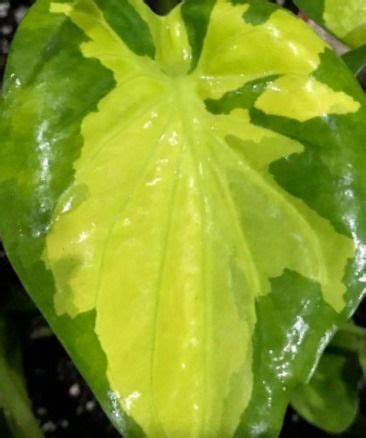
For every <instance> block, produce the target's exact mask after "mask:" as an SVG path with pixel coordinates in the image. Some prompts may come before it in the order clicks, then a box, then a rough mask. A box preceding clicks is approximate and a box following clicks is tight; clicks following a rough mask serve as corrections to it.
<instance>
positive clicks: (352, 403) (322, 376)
mask: <svg viewBox="0 0 366 438" xmlns="http://www.w3.org/2000/svg"><path fill="white" fill-rule="evenodd" d="M361 376H362V373H361V370H360V367H359V362H358V356H357V354H355V353H350V352H344V351H343V352H342V351H338V352H336V351H332V350H331V349H330V350H329V351H326V352H325V353H324V354H323V356H322V357H321V359H320V362H319V365H318V366H317V369H316V371H315V373H314V375H313V377H312V379H311V380H310V382H309V383H308V384H307V385H304V386H302V387H301V388H298V389H297V391H296V392H295V393H294V395H293V397H292V399H291V404H292V406H293V407H294V408H295V409H296V411H297V412H298V413H299V414H300V415H302V416H303V417H304V418H305V419H306V420H307V421H309V422H310V423H312V424H314V425H316V426H317V427H319V428H320V429H322V430H325V431H328V432H330V433H341V432H344V431H345V430H347V429H348V428H349V427H350V426H351V425H352V423H353V422H354V420H355V418H356V415H357V411H358V386H359V383H360V380H361Z"/></svg>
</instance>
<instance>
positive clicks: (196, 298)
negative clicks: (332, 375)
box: [0, 0, 366, 438]
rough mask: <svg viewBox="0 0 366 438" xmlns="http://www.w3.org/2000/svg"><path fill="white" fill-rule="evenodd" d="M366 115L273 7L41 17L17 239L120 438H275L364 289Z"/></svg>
mask: <svg viewBox="0 0 366 438" xmlns="http://www.w3.org/2000/svg"><path fill="white" fill-rule="evenodd" d="M165 3H167V4H168V6H169V2H165ZM302 3H305V1H304V2H302ZM309 3H314V2H309ZM365 116H366V106H365V97H364V94H363V91H362V90H361V88H360V87H359V85H358V83H357V81H356V80H355V79H354V78H353V76H352V73H351V71H350V70H349V69H348V68H347V66H346V65H345V64H344V63H343V62H342V60H340V58H339V57H338V56H337V55H336V54H335V53H334V52H333V51H332V50H331V49H330V48H329V47H328V46H327V45H326V43H325V42H323V41H322V40H321V39H320V38H319V37H318V36H316V35H315V33H314V32H313V31H312V29H311V28H310V27H309V26H308V25H307V24H306V23H304V22H303V21H301V20H300V19H298V18H296V17H295V16H293V15H291V14H290V13H289V12H288V11H286V10H284V9H281V8H279V7H276V6H274V5H272V4H270V3H267V2H266V1H263V0H249V1H244V0H231V1H229V0H201V1H197V0H185V1H183V2H182V3H180V4H179V5H177V6H175V7H174V8H173V9H171V10H170V11H169V12H168V13H166V14H165V15H161V16H160V15H157V14H155V13H154V12H152V10H151V9H150V8H149V7H148V6H147V5H146V4H145V3H144V2H143V1H142V0H75V1H67V0H66V1H65V0H52V1H51V0H38V2H37V3H36V4H35V6H34V7H33V8H32V10H31V12H30V13H29V14H28V16H27V17H26V19H25V20H24V22H23V24H22V26H21V28H20V31H19V32H18V34H17V36H16V38H15V41H14V43H13V46H12V51H11V54H10V56H9V60H8V65H7V70H6V75H5V84H4V90H3V102H2V106H1V123H0V138H1V147H0V205H1V206H2V208H1V213H0V230H1V236H2V238H3V241H4V246H5V248H6V251H7V254H8V256H9V258H10V260H11V262H12V264H13V266H14V267H15V269H16V271H17V273H18V275H19V276H20V278H21V280H22V282H23V284H24V286H25V287H26V289H27V291H28V292H29V294H30V295H31V297H32V298H33V300H34V301H35V303H36V305H37V306H38V307H39V309H41V311H42V313H43V314H44V315H45V316H46V318H47V320H48V321H49V323H50V325H51V327H52V329H53V330H54V332H55V333H56V334H57V336H58V337H59V338H60V339H61V341H62V342H63V344H64V346H65V348H66V349H67V351H68V353H69V354H70V356H71V357H72V359H73V360H74V362H75V364H76V365H77V366H78V368H79V369H80V371H81V372H82V373H83V375H84V377H85V378H86V379H87V381H88V382H89V384H90V386H91V388H92V389H93V391H94V392H95V394H96V396H97V398H98V400H99V401H100V403H101V405H102V406H103V408H104V410H105V411H106V413H107V414H108V416H109V417H110V419H111V421H112V422H113V423H114V425H115V427H116V428H117V429H118V430H119V431H120V432H121V433H122V434H124V436H125V437H144V436H146V437H149V438H160V437H169V438H170V437H172V438H174V437H177V438H178V437H185V438H212V437H243V438H246V437H276V436H278V434H279V431H280V429H281V425H282V421H283V416H284V413H285V410H286V407H287V405H288V403H289V401H290V400H291V399H293V397H294V396H295V395H296V391H297V389H298V388H299V387H300V386H301V385H303V384H305V383H306V382H307V381H308V380H309V378H310V376H311V375H312V373H313V371H314V369H315V366H316V364H317V362H318V360H319V357H320V355H321V354H322V352H323V350H324V348H325V347H326V345H327V343H328V342H329V340H330V339H331V337H332V335H333V334H334V333H335V331H336V329H337V327H338V326H340V325H342V324H343V323H344V322H345V321H346V320H347V319H348V318H349V317H350V316H351V314H352V313H353V312H354V310H355V308H356V306H357V305H358V303H359V300H360V298H361V296H362V294H363V292H364V290H365V282H366V276H365V274H366V272H365V264H366V246H365V245H366V204H365V200H366V172H365V169H366V151H365V137H366V124H365ZM337 366H338V365H336V367H337ZM338 368H339V367H338Z"/></svg>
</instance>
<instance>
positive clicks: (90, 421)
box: [0, 0, 366, 438]
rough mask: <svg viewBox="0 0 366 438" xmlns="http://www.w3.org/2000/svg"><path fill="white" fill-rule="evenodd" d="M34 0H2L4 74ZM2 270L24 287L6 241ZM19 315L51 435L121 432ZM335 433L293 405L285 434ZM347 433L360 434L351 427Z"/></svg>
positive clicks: (31, 318) (39, 323) (40, 410)
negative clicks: (317, 425)
mask: <svg viewBox="0 0 366 438" xmlns="http://www.w3.org/2000/svg"><path fill="white" fill-rule="evenodd" d="M279 2H280V1H279ZM32 3H33V1H32V0H12V1H11V2H9V1H3V0H0V78H1V75H2V71H3V67H4V64H5V60H6V56H7V52H8V49H9V44H10V41H11V39H12V36H13V34H14V31H15V29H16V27H17V25H18V23H19V21H20V20H21V18H22V17H23V15H24V14H25V12H26V9H27V7H29V5H31V4H32ZM150 3H151V4H152V3H153V1H151V2H150ZM282 3H285V5H286V7H288V8H289V9H291V10H293V11H294V12H296V11H297V9H296V7H295V6H294V5H293V4H292V3H291V2H289V1H285V2H282ZM0 273H1V277H0V292H1V293H2V292H3V291H5V290H6V289H9V288H12V289H13V288H16V289H17V290H18V291H19V290H20V291H21V290H22V288H21V285H20V283H19V281H18V279H17V277H16V275H15V273H14V272H13V270H12V268H11V267H10V264H9V263H8V261H7V260H6V257H5V254H4V252H3V251H2V248H1V247H0ZM20 293H24V292H20ZM25 301H26V299H25ZM1 304H2V302H1V295H0V305H1ZM14 318H15V319H16V321H17V322H18V323H19V324H18V325H19V327H20V329H21V336H22V340H23V343H24V369H25V375H26V380H27V384H28V390H29V394H30V397H31V400H32V403H33V407H34V412H35V414H36V416H37V418H38V419H39V421H40V423H41V425H42V428H43V430H44V432H45V435H46V436H47V437H50V438H66V437H67V438H72V437H80V436H86V437H88V438H94V437H95V438H113V437H118V436H119V435H118V434H117V432H115V431H114V429H113V427H112V426H111V425H110V423H109V420H108V419H107V418H106V416H105V415H104V413H103V411H102V410H101V409H100V407H99V405H98V403H97V402H96V400H95V398H94V397H93V395H92V393H91V391H90V390H89V388H88V386H87V385H86V383H85V382H84V380H83V379H82V377H81V376H80V374H79V373H78V371H77V370H76V369H75V367H74V365H73V363H72V361H71V360H70V359H69V357H68V356H67V354H66V353H65V351H64V349H63V347H62V346H61V345H60V343H59V342H58V340H57V339H56V337H55V336H53V335H52V334H50V332H49V329H48V328H47V324H46V322H45V321H44V320H43V318H42V317H41V315H40V314H39V313H38V312H37V311H36V310H35V309H34V310H31V311H27V312H22V313H19V312H18V313H14ZM355 319H356V320H357V322H358V323H359V324H360V325H363V326H366V304H364V305H363V306H361V308H360V309H359V311H358V312H357V314H356V317H355ZM361 399H362V400H366V397H365V396H364V395H363V396H362V397H361ZM365 404H366V403H361V406H360V410H361V411H363V413H364V414H366V405H365ZM362 421H363V420H362V419H361V418H360V419H359V420H358V423H357V424H356V426H355V428H358V429H360V428H361V429H360V430H364V431H366V425H365V424H364V423H362ZM330 436H331V435H328V434H326V433H324V432H322V431H319V430H318V429H316V428H314V427H312V426H310V425H309V424H307V423H306V422H305V421H304V420H302V419H301V418H300V417H299V416H298V415H297V414H296V413H295V412H293V411H292V410H291V409H290V410H289V411H288V413H287V416H286V421H285V425H284V429H283V432H282V434H281V438H294V437H298V438H301V437H304V438H309V437H312V438H325V437H330ZM342 436H343V437H352V436H354V435H353V433H352V432H350V433H348V434H343V435H342ZM359 436H362V435H359ZM365 437H366V432H365Z"/></svg>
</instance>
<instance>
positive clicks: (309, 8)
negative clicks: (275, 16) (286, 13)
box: [294, 0, 366, 48]
mask: <svg viewBox="0 0 366 438" xmlns="http://www.w3.org/2000/svg"><path fill="white" fill-rule="evenodd" d="M294 3H296V5H297V6H299V8H301V9H302V10H303V11H305V13H306V14H308V15H309V17H310V18H312V19H313V20H315V21H316V22H317V23H319V24H321V25H322V26H324V27H325V28H326V29H328V30H329V31H330V32H331V33H333V34H334V35H335V36H336V37H338V38H339V39H341V40H342V41H344V42H345V43H346V44H348V45H349V46H350V47H354V48H356V47H361V46H362V45H364V44H366V2H365V1H364V0H294Z"/></svg>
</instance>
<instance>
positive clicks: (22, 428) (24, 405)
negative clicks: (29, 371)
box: [0, 315, 43, 438]
mask: <svg viewBox="0 0 366 438" xmlns="http://www.w3.org/2000/svg"><path fill="white" fill-rule="evenodd" d="M7 327H8V324H7V321H6V318H4V317H2V316H1V315H0V408H2V409H3V411H4V414H5V418H6V419H7V421H8V425H9V429H10V430H11V431H12V435H13V436H14V438H42V437H43V433H42V431H41V429H40V427H39V425H38V423H37V420H36V419H35V417H34V415H33V413H32V409H31V404H30V401H29V399H28V396H27V392H26V388H25V382H24V378H23V375H22V372H21V366H20V360H18V359H20V355H19V354H18V353H20V351H13V352H12V355H14V356H18V357H17V360H16V361H15V362H16V363H12V362H13V361H9V360H8V352H7V347H6V346H7V345H9V342H8V341H9V339H7V337H8V331H7ZM12 344H13V346H12V348H15V349H18V348H19V346H18V343H17V342H15V343H12ZM18 362H19V363H18Z"/></svg>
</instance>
